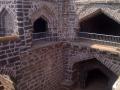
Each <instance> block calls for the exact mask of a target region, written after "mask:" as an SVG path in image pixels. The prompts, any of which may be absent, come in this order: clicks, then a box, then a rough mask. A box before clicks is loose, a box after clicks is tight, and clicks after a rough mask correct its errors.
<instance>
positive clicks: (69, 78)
mask: <svg viewBox="0 0 120 90" xmlns="http://www.w3.org/2000/svg"><path fill="white" fill-rule="evenodd" d="M72 66H73V65H71V64H70V65H69V64H68V65H67V67H66V71H65V79H64V81H63V82H62V85H63V86H65V87H68V88H71V87H72V86H73V85H74V81H73V77H72V75H73V72H74V71H73V69H72V68H73V67H72Z"/></svg>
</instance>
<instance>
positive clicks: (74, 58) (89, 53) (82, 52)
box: [64, 43, 120, 85]
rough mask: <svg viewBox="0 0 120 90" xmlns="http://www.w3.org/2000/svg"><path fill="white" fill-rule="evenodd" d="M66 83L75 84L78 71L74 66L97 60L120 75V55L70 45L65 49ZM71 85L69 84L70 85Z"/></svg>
mask: <svg viewBox="0 0 120 90" xmlns="http://www.w3.org/2000/svg"><path fill="white" fill-rule="evenodd" d="M65 49H66V50H65V53H64V55H65V60H66V64H65V70H66V72H65V82H64V84H67V85H72V84H74V80H72V79H73V73H74V72H75V71H76V70H74V69H73V66H74V64H76V63H78V62H82V61H85V60H92V59H93V58H96V59H97V60H98V61H99V62H101V63H102V64H103V65H104V66H105V67H107V68H108V69H109V70H111V71H112V72H113V73H114V74H115V75H117V76H119V75H120V61H119V58H120V54H119V52H118V53H115V52H109V51H105V50H101V49H95V48H90V47H86V46H84V45H76V44H73V43H68V45H67V47H66V48H65ZM68 83H69V84H68Z"/></svg>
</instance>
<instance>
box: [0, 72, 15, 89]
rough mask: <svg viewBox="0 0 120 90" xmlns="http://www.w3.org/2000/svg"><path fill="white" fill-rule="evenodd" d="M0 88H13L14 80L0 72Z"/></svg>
mask: <svg viewBox="0 0 120 90" xmlns="http://www.w3.org/2000/svg"><path fill="white" fill-rule="evenodd" d="M0 90H15V87H14V82H13V81H12V80H11V78H10V77H9V76H8V75H1V74H0Z"/></svg>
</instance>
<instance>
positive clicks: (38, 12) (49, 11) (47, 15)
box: [30, 2, 57, 32]
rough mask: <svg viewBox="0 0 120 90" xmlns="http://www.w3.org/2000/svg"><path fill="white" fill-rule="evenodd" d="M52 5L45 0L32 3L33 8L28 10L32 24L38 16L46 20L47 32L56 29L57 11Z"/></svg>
mask: <svg viewBox="0 0 120 90" xmlns="http://www.w3.org/2000/svg"><path fill="white" fill-rule="evenodd" d="M53 6H54V5H52V4H50V3H47V2H40V4H36V3H34V4H33V8H32V9H31V10H30V11H32V13H30V18H31V21H32V24H33V23H34V22H35V21H36V20H37V19H38V18H40V17H42V18H44V19H45V20H46V21H48V29H49V32H55V31H56V29H57V22H56V21H57V14H56V13H57V12H56V10H55V9H54V8H55V7H53Z"/></svg>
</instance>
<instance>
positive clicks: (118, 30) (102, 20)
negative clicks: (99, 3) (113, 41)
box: [80, 10, 120, 36]
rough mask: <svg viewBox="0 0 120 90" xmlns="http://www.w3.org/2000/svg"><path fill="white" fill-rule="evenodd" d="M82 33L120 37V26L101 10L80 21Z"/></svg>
mask: <svg viewBox="0 0 120 90" xmlns="http://www.w3.org/2000/svg"><path fill="white" fill-rule="evenodd" d="M80 31H81V32H89V33H98V34H106V35H115V36H119V35H120V24H119V23H118V22H116V21H115V20H113V19H112V18H111V17H109V16H108V15H106V14H105V13H103V12H102V11H101V10H100V11H98V12H97V13H95V14H93V15H89V16H88V17H85V18H83V19H82V20H81V21H80Z"/></svg>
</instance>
